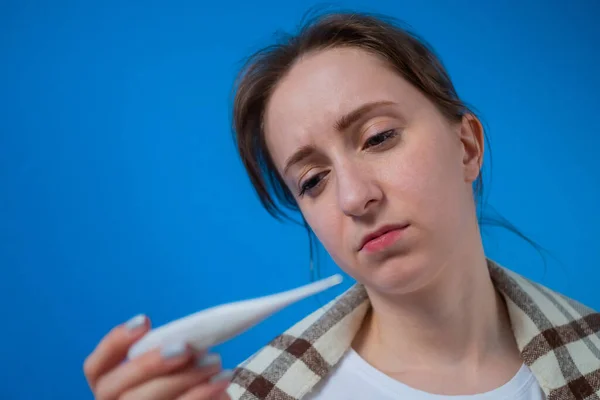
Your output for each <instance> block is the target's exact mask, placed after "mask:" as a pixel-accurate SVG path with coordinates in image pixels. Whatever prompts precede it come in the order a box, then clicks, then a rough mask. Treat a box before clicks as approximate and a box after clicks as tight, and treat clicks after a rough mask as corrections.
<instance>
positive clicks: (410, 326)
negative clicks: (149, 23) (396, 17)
mask: <svg viewBox="0 0 600 400" xmlns="http://www.w3.org/2000/svg"><path fill="white" fill-rule="evenodd" d="M234 106H235V109H234V118H235V132H236V140H237V143H238V147H239V150H240V154H241V157H242V160H243V162H244V164H245V166H246V168H247V171H248V173H249V176H250V178H251V180H252V183H253V184H254V187H255V188H256V190H257V193H258V195H259V197H260V199H261V201H262V202H263V204H264V206H265V207H266V208H267V210H269V212H271V213H272V214H273V215H275V216H280V215H282V214H283V210H282V208H281V207H280V204H282V205H283V206H288V207H289V208H292V209H296V210H299V211H300V212H301V215H302V217H303V218H304V220H305V222H306V223H307V226H308V227H309V228H310V230H311V231H312V232H314V233H315V234H316V236H317V237H318V239H319V240H320V241H321V243H323V245H324V247H325V248H326V249H327V251H328V252H329V254H330V255H331V256H332V258H333V259H334V260H335V261H336V263H337V264H338V265H339V266H340V267H341V268H342V269H343V270H344V271H346V272H347V273H348V274H349V275H351V276H352V277H354V278H355V279H356V280H357V282H358V283H357V284H356V285H355V286H353V287H352V288H351V289H350V290H348V291H347V292H346V293H345V294H343V295H342V296H340V297H339V298H337V299H335V300H334V301H332V302H331V303H330V304H329V305H327V307H325V308H323V309H320V310H317V311H316V312H315V313H313V314H312V315H310V316H308V317H307V318H306V319H304V320H302V321H300V322H299V323H298V324H297V325H295V326H294V327H292V328H291V329H290V330H289V331H287V332H285V333H284V334H282V335H280V336H279V337H277V338H276V339H275V340H273V341H272V342H271V343H270V344H269V345H268V346H266V347H265V348H264V349H262V350H261V351H259V352H258V353H257V354H255V355H254V356H253V357H251V358H250V359H249V360H247V361H246V362H244V363H243V364H242V365H241V366H239V368H238V369H237V371H236V374H235V376H234V378H233V380H232V381H231V382H229V381H228V380H227V379H225V380H221V379H220V378H222V377H223V375H219V374H218V372H219V371H220V365H219V359H218V356H214V355H205V354H204V353H202V354H198V353H196V352H195V351H194V350H192V349H189V348H188V347H187V346H185V344H181V343H174V344H173V346H172V347H168V348H165V349H162V350H160V351H159V350H157V351H155V352H152V353H149V354H147V355H145V356H143V357H140V359H136V360H134V361H132V362H129V363H121V361H122V360H123V358H124V355H125V354H126V351H127V349H128V347H129V346H130V345H131V344H132V343H133V342H134V341H135V340H137V339H139V338H140V337H141V336H142V335H143V334H144V333H145V332H146V331H147V329H148V321H147V319H146V318H145V317H141V318H136V319H134V320H133V321H132V322H130V323H129V324H126V325H124V326H119V327H117V328H115V329H114V330H113V332H111V333H109V334H108V335H107V336H106V337H105V339H103V341H102V342H101V343H100V344H99V345H98V347H97V349H96V350H95V351H94V352H93V353H92V354H91V355H90V356H89V357H88V359H87V360H86V363H85V365H84V369H85V372H86V376H87V378H88V380H89V382H90V385H91V387H92V390H93V391H94V393H95V395H96V398H98V399H117V398H118V399H138V398H139V399H142V398H143V399H211V398H221V399H227V398H231V399H244V400H246V399H248V400H250V399H313V400H315V399H319V400H321V399H446V398H449V399H456V400H459V399H464V398H467V397H468V398H469V399H480V398H485V399H542V398H548V399H593V398H598V396H600V317H599V315H598V314H597V313H595V312H594V311H593V310H591V309H589V308H587V307H585V306H583V305H581V304H579V303H577V302H575V301H574V300H571V299H568V298H565V297H564V296H561V295H560V294H557V293H555V292H553V291H551V290H549V289H547V288H545V287H542V286H541V285H539V284H536V283H534V282H531V281H529V280H527V279H525V278H523V277H521V276H518V275H517V274H515V273H513V272H510V271H508V270H507V269H505V268H503V267H501V266H499V265H498V264H496V263H495V262H494V261H492V260H490V259H488V258H486V255H485V253H484V250H483V245H482V240H481V236H480V231H479V225H478V220H477V212H476V208H477V207H476V202H475V198H474V194H478V193H479V189H480V188H481V185H480V183H481V174H480V169H481V165H482V162H483V156H484V132H483V129H482V126H481V123H480V122H479V120H478V119H477V117H476V116H475V114H474V113H473V112H471V111H470V110H469V109H468V108H467V106H466V105H465V104H464V103H463V102H462V101H461V100H460V99H459V98H458V96H457V94H456V92H455V90H454V87H453V85H452V83H451V81H450V79H449V77H448V75H447V73H446V72H445V70H444V68H443V67H442V65H441V63H440V62H439V61H438V60H437V58H436V57H435V56H434V54H433V53H432V52H431V51H430V50H429V49H428V47H426V45H425V44H423V42H422V41H420V40H418V39H417V38H416V37H414V36H412V35H411V34H409V33H407V32H406V31H405V30H403V29H401V28H398V27H397V26H395V25H393V24H392V23H388V22H386V21H384V20H383V19H380V18H375V17H372V16H367V15H361V14H331V15H325V16H322V17H320V18H318V19H316V20H315V21H313V22H311V23H309V24H307V25H306V26H305V28H303V29H302V30H301V31H300V32H299V34H298V35H296V36H293V37H290V38H288V39H286V40H285V41H284V42H283V43H281V44H279V45H278V46H274V47H270V48H269V49H267V50H265V51H262V52H259V53H258V54H256V55H255V56H254V57H252V58H251V59H250V61H249V63H248V65H247V67H246V68H245V69H244V70H243V72H242V74H241V77H240V80H239V82H238V88H237V92H236V97H235V104H234ZM474 186H475V193H474V189H473V187H474ZM127 326H130V327H131V326H133V327H134V329H133V330H131V329H128V328H127ZM198 364H199V365H200V366H198ZM215 377H216V379H215Z"/></svg>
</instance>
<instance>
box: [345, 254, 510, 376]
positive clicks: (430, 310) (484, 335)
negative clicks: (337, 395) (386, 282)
mask: <svg viewBox="0 0 600 400" xmlns="http://www.w3.org/2000/svg"><path fill="white" fill-rule="evenodd" d="M367 291H368V292H369V297H370V299H371V304H372V309H371V312H370V313H369V315H368V316H367V319H366V320H365V324H364V325H363V329H362V330H361V332H360V333H359V335H358V336H357V339H356V341H355V344H354V347H355V348H356V350H357V351H358V352H359V353H360V354H361V355H363V357H365V358H366V359H367V360H368V361H369V362H372V363H373V364H374V365H377V364H378V366H379V367H381V369H382V370H388V371H390V370H391V371H393V370H394V369H397V368H398V367H397V366H398V365H405V366H410V368H411V369H427V368H429V367H427V366H432V365H435V366H448V367H457V366H458V365H464V366H468V368H470V369H471V368H473V369H478V368H479V367H480V366H481V365H482V364H483V363H485V362H486V361H487V360H491V359H493V358H495V357H498V356H499V355H502V354H510V356H511V357H512V358H513V359H514V356H515V355H517V356H518V350H517V348H516V344H515V342H514V337H513V335H512V331H511V329H510V322H509V319H508V315H507V312H506V308H505V304H504V301H503V300H502V298H501V297H500V295H499V294H498V293H497V291H496V290H495V288H494V285H493V283H492V281H491V278H490V275H489V270H488V268H487V261H486V258H485V255H484V252H483V248H482V247H481V248H480V249H478V251H476V252H473V251H472V247H471V252H470V254H469V255H467V256H465V255H464V254H462V255H461V254H460V253H456V257H454V258H453V259H449V260H448V261H447V263H446V265H444V266H443V268H442V270H441V272H440V273H439V275H438V276H437V277H436V279H435V281H434V282H430V284H428V286H427V287H426V288H422V289H420V290H418V291H416V292H414V293H410V294H403V295H399V296H389V295H381V294H377V293H373V292H372V291H370V290H369V289H367Z"/></svg>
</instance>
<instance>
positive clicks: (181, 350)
mask: <svg viewBox="0 0 600 400" xmlns="http://www.w3.org/2000/svg"><path fill="white" fill-rule="evenodd" d="M186 351H187V346H186V344H185V343H183V342H175V343H170V344H167V345H165V346H163V348H162V349H161V350H160V355H161V357H162V358H164V359H169V358H174V357H178V356H181V355H183V354H185V352H186Z"/></svg>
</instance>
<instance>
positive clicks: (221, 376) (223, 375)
mask: <svg viewBox="0 0 600 400" xmlns="http://www.w3.org/2000/svg"><path fill="white" fill-rule="evenodd" d="M231 378H233V371H231V370H228V369H226V370H223V371H221V372H219V373H218V374H217V375H215V376H213V377H211V378H210V382H211V383H217V382H223V381H230V380H231Z"/></svg>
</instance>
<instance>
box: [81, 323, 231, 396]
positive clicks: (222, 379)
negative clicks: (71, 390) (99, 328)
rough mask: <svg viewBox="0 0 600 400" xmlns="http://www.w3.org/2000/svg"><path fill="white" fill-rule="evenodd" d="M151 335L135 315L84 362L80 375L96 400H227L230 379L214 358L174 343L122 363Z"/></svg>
mask: <svg viewBox="0 0 600 400" xmlns="http://www.w3.org/2000/svg"><path fill="white" fill-rule="evenodd" d="M149 329H150V321H149V320H148V318H146V317H145V316H142V315H139V316H137V317H134V318H132V319H131V320H129V321H128V322H127V323H125V324H121V325H118V326H116V327H114V328H113V329H112V330H111V331H110V332H109V333H108V334H107V335H106V336H105V337H104V338H102V340H101V341H100V343H98V345H97V347H96V348H95V349H94V351H93V352H92V353H91V354H90V355H89V356H88V357H87V358H86V359H85V362H84V364H83V371H84V373H85V377H86V379H87V381H88V384H89V386H90V388H91V389H92V392H93V393H94V397H95V399H97V400H138V399H140V400H141V399H143V400H229V396H228V395H227V393H226V392H225V390H226V388H227V386H229V379H230V377H231V373H230V372H228V371H221V360H220V357H219V356H218V355H216V354H206V353H205V352H198V351H194V350H193V349H192V348H190V347H189V346H188V345H186V344H185V343H173V344H171V345H169V346H166V347H163V348H162V349H156V350H153V351H149V352H147V353H145V354H142V355H140V356H139V357H136V358H134V359H133V360H130V361H126V358H127V351H128V350H129V348H130V347H131V345H132V344H133V343H135V342H136V341H137V340H139V339H140V338H141V337H142V336H144V334H145V333H146V332H148V330H149Z"/></svg>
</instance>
